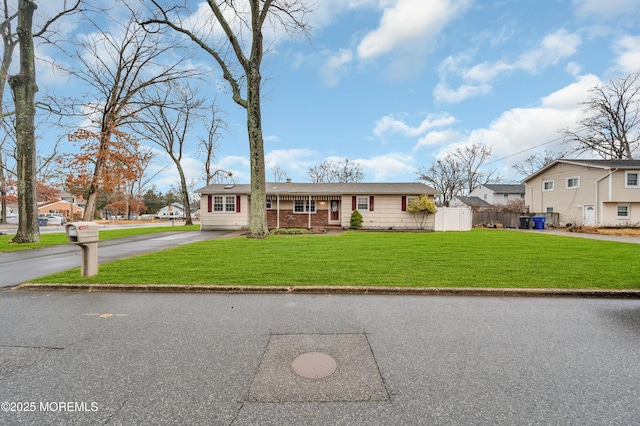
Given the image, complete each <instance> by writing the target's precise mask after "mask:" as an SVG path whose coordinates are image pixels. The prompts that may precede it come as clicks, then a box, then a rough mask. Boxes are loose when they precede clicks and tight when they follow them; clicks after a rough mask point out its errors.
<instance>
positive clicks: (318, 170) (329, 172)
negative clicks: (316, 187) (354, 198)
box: [309, 158, 364, 183]
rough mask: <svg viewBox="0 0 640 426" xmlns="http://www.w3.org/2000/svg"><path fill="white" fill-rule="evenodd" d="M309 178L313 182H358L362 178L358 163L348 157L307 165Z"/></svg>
mask: <svg viewBox="0 0 640 426" xmlns="http://www.w3.org/2000/svg"><path fill="white" fill-rule="evenodd" d="M309 179H311V182H314V183H336V182H342V183H358V182H362V181H363V180H364V172H363V171H362V168H361V167H360V164H358V163H356V162H354V161H349V159H348V158H345V159H344V160H339V161H335V162H334V161H333V160H326V161H324V162H322V163H320V164H316V165H315V166H311V167H309Z"/></svg>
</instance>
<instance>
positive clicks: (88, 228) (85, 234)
mask: <svg viewBox="0 0 640 426" xmlns="http://www.w3.org/2000/svg"><path fill="white" fill-rule="evenodd" d="M65 229H66V231H67V237H68V238H69V242H70V243H74V244H84V243H95V242H97V241H98V238H99V237H98V225H97V224H95V223H93V222H72V223H67V225H66V227H65Z"/></svg>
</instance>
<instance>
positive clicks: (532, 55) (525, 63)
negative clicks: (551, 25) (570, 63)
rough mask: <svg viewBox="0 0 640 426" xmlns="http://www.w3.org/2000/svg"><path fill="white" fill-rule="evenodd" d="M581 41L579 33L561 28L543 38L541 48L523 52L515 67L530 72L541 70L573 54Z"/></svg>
mask: <svg viewBox="0 0 640 426" xmlns="http://www.w3.org/2000/svg"><path fill="white" fill-rule="evenodd" d="M581 43H582V41H581V39H580V36H579V35H577V34H575V33H574V34H570V33H568V32H567V31H566V30H565V29H560V30H558V31H556V32H554V33H552V34H549V35H547V36H546V37H545V38H544V39H543V40H542V43H541V46H540V48H538V49H534V50H531V51H529V52H525V53H524V54H522V55H521V56H520V58H518V61H517V62H516V63H515V64H514V67H515V68H518V69H522V70H524V71H527V72H530V73H537V72H540V70H541V69H543V68H546V67H548V66H550V65H554V64H557V63H558V62H559V61H560V60H561V59H564V58H568V57H569V56H572V55H573V54H574V53H576V51H577V50H578V46H579V45H580V44H581Z"/></svg>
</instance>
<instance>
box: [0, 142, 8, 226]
mask: <svg viewBox="0 0 640 426" xmlns="http://www.w3.org/2000/svg"><path fill="white" fill-rule="evenodd" d="M4 167H5V166H4V162H3V160H2V152H1V151H0V210H2V211H1V212H0V222H2V223H7V189H6V185H7V180H6V178H5V177H4Z"/></svg>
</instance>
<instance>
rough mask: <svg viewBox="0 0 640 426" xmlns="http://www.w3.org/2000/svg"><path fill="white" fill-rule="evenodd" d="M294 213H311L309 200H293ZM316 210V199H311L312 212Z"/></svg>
mask: <svg viewBox="0 0 640 426" xmlns="http://www.w3.org/2000/svg"><path fill="white" fill-rule="evenodd" d="M293 211H294V213H309V200H295V201H294V202H293ZM315 212H316V200H311V213H315Z"/></svg>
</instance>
